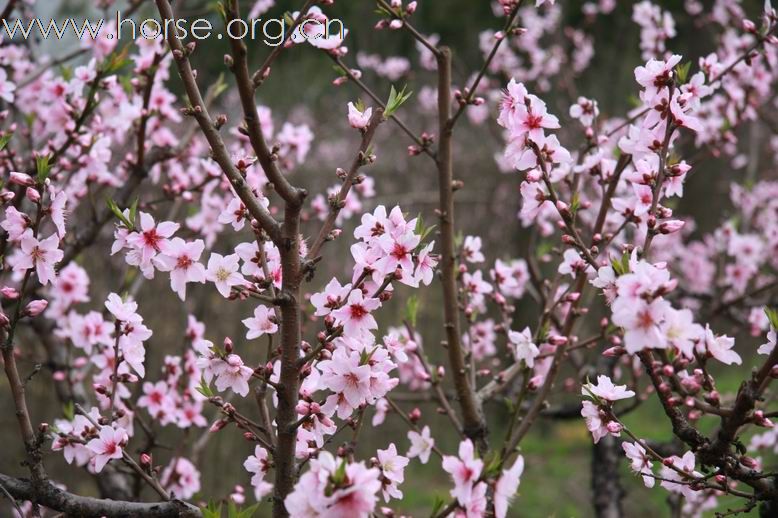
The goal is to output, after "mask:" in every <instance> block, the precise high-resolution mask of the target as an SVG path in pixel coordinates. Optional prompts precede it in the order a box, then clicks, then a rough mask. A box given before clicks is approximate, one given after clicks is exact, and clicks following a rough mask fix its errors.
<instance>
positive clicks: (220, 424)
mask: <svg viewBox="0 0 778 518" xmlns="http://www.w3.org/2000/svg"><path fill="white" fill-rule="evenodd" d="M228 424H229V421H225V420H224V419H219V420H217V421H215V422H214V423H213V424H212V425H211V427H210V428H209V429H208V431H209V432H210V433H216V432H218V431H221V430H223V429H224V427H225V426H227V425H228Z"/></svg>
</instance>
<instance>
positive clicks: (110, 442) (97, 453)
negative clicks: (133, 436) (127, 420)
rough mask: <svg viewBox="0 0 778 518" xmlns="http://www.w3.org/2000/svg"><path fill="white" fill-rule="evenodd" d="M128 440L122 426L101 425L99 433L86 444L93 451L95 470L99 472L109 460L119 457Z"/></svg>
mask: <svg viewBox="0 0 778 518" xmlns="http://www.w3.org/2000/svg"><path fill="white" fill-rule="evenodd" d="M128 440H129V438H128V437H127V432H126V431H124V429H123V428H112V427H110V426H104V427H102V428H101V429H100V435H99V436H98V437H97V438H95V439H92V440H91V441H89V442H88V443H87V445H86V446H87V448H89V449H90V450H91V451H92V452H93V453H94V457H93V458H92V460H93V462H94V469H95V472H96V473H100V472H101V471H102V470H103V468H104V467H105V465H106V464H108V462H109V461H110V460H112V459H121V458H122V454H123V452H124V447H125V446H126V445H127V441H128Z"/></svg>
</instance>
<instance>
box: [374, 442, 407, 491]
mask: <svg viewBox="0 0 778 518" xmlns="http://www.w3.org/2000/svg"><path fill="white" fill-rule="evenodd" d="M376 457H377V458H378V469H380V470H381V476H382V480H383V488H382V489H383V496H384V501H385V502H388V501H389V500H391V499H392V498H397V499H402V497H403V494H402V491H400V490H399V489H398V487H397V486H399V485H400V484H402V483H403V481H404V480H405V474H404V472H405V467H406V466H407V465H408V462H409V461H408V459H407V458H406V457H403V456H402V455H398V454H397V447H396V446H395V445H394V443H391V444H390V445H389V447H388V448H387V449H385V450H378V451H377V452H376Z"/></svg>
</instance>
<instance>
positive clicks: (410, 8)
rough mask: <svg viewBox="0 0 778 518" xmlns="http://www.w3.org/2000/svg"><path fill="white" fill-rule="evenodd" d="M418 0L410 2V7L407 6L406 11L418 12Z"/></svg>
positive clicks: (409, 12)
mask: <svg viewBox="0 0 778 518" xmlns="http://www.w3.org/2000/svg"><path fill="white" fill-rule="evenodd" d="M417 5H418V4H417V2H415V1H414V2H411V3H409V4H408V7H406V8H405V12H406V13H408V14H413V13H415V12H416V7H417Z"/></svg>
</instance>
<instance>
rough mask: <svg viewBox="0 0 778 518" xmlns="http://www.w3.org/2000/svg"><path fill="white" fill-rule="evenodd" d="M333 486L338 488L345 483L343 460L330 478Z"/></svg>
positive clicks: (344, 463) (344, 462)
mask: <svg viewBox="0 0 778 518" xmlns="http://www.w3.org/2000/svg"><path fill="white" fill-rule="evenodd" d="M331 479H332V482H333V484H335V486H340V485H341V484H343V483H344V482H345V481H346V460H345V459H343V460H342V461H341V462H340V466H338V469H337V470H336V471H335V473H333V474H332V476H331Z"/></svg>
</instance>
